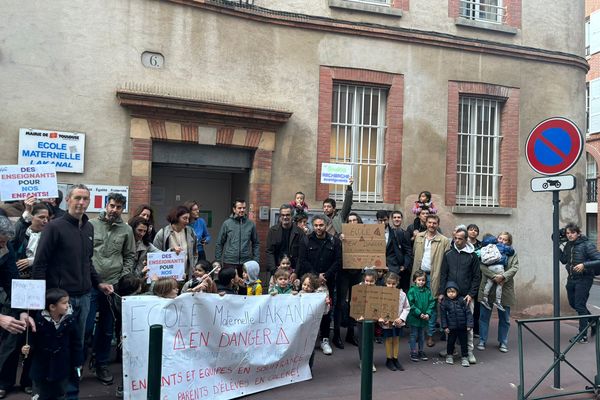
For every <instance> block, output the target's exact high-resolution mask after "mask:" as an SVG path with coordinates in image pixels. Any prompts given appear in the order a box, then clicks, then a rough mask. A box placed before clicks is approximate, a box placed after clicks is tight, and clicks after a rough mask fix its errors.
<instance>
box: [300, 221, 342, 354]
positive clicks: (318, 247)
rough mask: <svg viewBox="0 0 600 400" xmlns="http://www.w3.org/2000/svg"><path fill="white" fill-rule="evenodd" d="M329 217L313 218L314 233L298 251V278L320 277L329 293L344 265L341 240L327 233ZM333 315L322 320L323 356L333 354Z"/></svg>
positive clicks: (304, 239) (303, 242)
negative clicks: (331, 335) (331, 329)
mask: <svg viewBox="0 0 600 400" xmlns="http://www.w3.org/2000/svg"><path fill="white" fill-rule="evenodd" d="M326 221H327V217H326V216H324V215H317V216H315V217H313V220H312V225H313V232H312V233H311V234H310V235H308V236H304V237H302V240H301V241H300V247H299V249H298V268H297V272H298V276H300V277H301V276H302V275H304V274H306V273H309V272H310V273H313V274H315V275H317V276H318V277H319V281H320V283H321V284H326V285H327V289H328V290H329V293H330V294H332V293H333V289H334V288H335V277H336V274H337V273H338V271H339V270H340V267H341V265H342V245H341V243H340V240H339V239H338V238H336V237H335V236H332V235H331V234H329V233H328V232H327V231H326ZM330 314H331V313H327V314H326V315H324V316H323V319H322V320H321V328H320V331H321V350H323V354H326V355H330V354H331V353H332V350H331V346H330V345H329V324H330V323H331V315H330Z"/></svg>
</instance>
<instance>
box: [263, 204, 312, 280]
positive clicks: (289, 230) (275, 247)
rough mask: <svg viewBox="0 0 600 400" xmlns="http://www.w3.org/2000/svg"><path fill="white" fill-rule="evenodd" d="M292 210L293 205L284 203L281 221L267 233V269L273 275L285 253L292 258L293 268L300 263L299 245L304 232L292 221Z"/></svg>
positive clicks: (280, 215)
mask: <svg viewBox="0 0 600 400" xmlns="http://www.w3.org/2000/svg"><path fill="white" fill-rule="evenodd" d="M292 211H293V210H292V206H291V205H289V204H282V205H281V207H279V223H278V224H277V225H273V226H272V227H271V228H270V229H269V232H268V233H267V249H266V254H267V257H266V258H267V270H268V271H269V273H270V274H271V275H273V274H274V273H275V270H276V269H277V267H278V266H279V261H281V257H283V256H284V255H287V256H288V257H289V258H290V262H291V264H292V268H293V269H296V267H297V264H298V246H299V243H300V240H301V238H302V237H303V236H304V233H303V232H302V231H300V228H298V226H296V224H294V223H292Z"/></svg>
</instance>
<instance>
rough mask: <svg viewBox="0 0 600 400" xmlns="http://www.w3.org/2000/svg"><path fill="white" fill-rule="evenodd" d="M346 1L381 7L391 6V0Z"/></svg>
mask: <svg viewBox="0 0 600 400" xmlns="http://www.w3.org/2000/svg"><path fill="white" fill-rule="evenodd" d="M346 1H354V2H357V3H367V4H376V5H383V6H389V5H390V4H392V0H346Z"/></svg>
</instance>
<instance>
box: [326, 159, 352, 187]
mask: <svg viewBox="0 0 600 400" xmlns="http://www.w3.org/2000/svg"><path fill="white" fill-rule="evenodd" d="M351 176H352V165H350V164H329V163H323V164H321V183H329V184H333V185H348V184H349V183H350V177H351Z"/></svg>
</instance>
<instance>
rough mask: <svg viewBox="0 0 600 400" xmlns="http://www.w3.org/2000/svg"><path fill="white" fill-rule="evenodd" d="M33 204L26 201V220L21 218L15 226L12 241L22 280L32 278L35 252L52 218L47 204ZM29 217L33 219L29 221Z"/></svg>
mask: <svg viewBox="0 0 600 400" xmlns="http://www.w3.org/2000/svg"><path fill="white" fill-rule="evenodd" d="M28 200H29V199H28ZM32 204H33V202H28V201H25V207H26V212H25V218H23V217H21V218H19V220H18V221H17V223H16V224H15V238H14V239H13V240H12V245H13V248H14V249H15V251H16V257H17V268H18V269H19V276H20V277H21V279H27V278H30V277H31V265H32V264H33V259H34V258H35V251H36V250H37V245H38V242H39V240H40V236H41V234H42V230H43V229H44V227H46V224H48V222H49V221H50V218H51V214H50V210H49V209H48V206H47V205H46V203H38V204H35V205H32ZM29 215H30V216H31V219H29Z"/></svg>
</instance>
